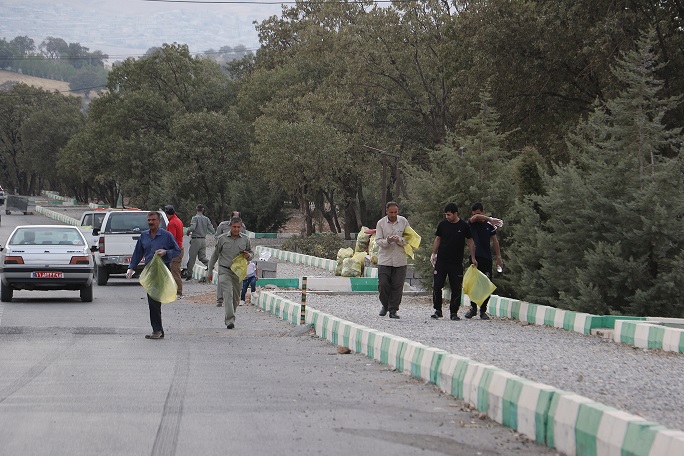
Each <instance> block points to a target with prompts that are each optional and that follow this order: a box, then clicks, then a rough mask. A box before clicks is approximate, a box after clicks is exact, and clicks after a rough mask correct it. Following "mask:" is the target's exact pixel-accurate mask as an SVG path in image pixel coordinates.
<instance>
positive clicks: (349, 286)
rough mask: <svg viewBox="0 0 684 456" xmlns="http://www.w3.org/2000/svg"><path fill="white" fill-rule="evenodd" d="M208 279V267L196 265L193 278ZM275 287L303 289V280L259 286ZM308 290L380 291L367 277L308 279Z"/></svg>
mask: <svg viewBox="0 0 684 456" xmlns="http://www.w3.org/2000/svg"><path fill="white" fill-rule="evenodd" d="M206 277H207V267H206V266H204V265H203V264H201V263H195V265H194V266H193V268H192V278H193V279H196V280H201V279H204V278H206ZM217 282H218V271H217V270H216V269H214V274H213V277H212V282H211V283H213V284H216V283H217ZM266 285H275V286H277V287H280V288H296V289H301V288H302V278H301V277H293V278H260V279H257V286H260V287H263V286H266ZM306 287H307V290H309V291H336V292H340V293H348V292H369V291H372V292H376V291H378V279H373V278H365V277H307V284H306Z"/></svg>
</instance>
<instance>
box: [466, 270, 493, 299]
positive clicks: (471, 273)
mask: <svg viewBox="0 0 684 456" xmlns="http://www.w3.org/2000/svg"><path fill="white" fill-rule="evenodd" d="M494 290H496V285H494V284H493V283H492V282H491V281H490V280H489V278H488V277H487V276H486V275H484V274H483V273H482V272H481V271H480V270H478V269H477V268H476V267H475V265H473V264H471V265H470V267H469V268H468V270H467V271H466V273H465V274H464V275H463V293H464V294H467V295H468V296H469V297H470V300H471V301H472V302H474V303H475V304H477V305H478V306H481V305H482V303H483V302H485V300H486V299H487V298H488V297H490V296H491V295H492V293H494Z"/></svg>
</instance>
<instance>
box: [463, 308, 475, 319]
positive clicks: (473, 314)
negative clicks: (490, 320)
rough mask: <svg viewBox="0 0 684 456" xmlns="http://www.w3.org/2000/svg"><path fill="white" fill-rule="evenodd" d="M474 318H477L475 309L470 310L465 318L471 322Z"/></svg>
mask: <svg viewBox="0 0 684 456" xmlns="http://www.w3.org/2000/svg"><path fill="white" fill-rule="evenodd" d="M474 316H475V311H474V310H473V309H470V310H469V311H468V312H467V313H466V314H465V317H466V318H467V319H468V320H470V319H471V318H473V317H474Z"/></svg>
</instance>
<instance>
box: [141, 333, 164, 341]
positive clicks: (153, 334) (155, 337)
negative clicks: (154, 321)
mask: <svg viewBox="0 0 684 456" xmlns="http://www.w3.org/2000/svg"><path fill="white" fill-rule="evenodd" d="M163 337H164V335H163V334H162V332H161V331H154V332H153V333H152V334H148V335H146V336H145V339H161V338H163Z"/></svg>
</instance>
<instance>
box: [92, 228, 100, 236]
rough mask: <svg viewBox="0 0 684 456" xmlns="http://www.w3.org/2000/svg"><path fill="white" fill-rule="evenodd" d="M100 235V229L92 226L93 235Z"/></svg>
mask: <svg viewBox="0 0 684 456" xmlns="http://www.w3.org/2000/svg"><path fill="white" fill-rule="evenodd" d="M99 235H100V229H99V228H93V236H99Z"/></svg>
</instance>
